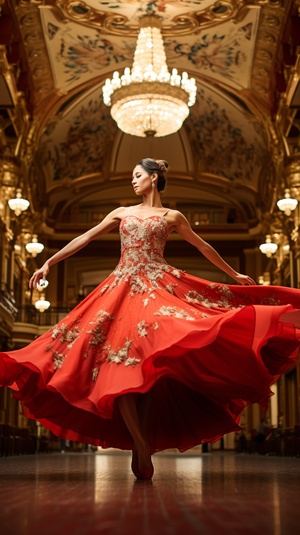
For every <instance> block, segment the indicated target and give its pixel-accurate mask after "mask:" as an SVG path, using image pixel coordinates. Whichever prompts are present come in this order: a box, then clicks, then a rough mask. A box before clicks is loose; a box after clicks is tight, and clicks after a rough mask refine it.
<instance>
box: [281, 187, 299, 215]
mask: <svg viewBox="0 0 300 535" xmlns="http://www.w3.org/2000/svg"><path fill="white" fill-rule="evenodd" d="M297 204H298V201H297V199H293V198H292V197H291V195H290V190H289V189H286V190H285V193H284V199H280V200H279V201H277V206H278V208H279V210H281V211H282V212H284V213H285V215H287V216H289V215H291V213H292V211H293V210H295V209H296V207H297Z"/></svg>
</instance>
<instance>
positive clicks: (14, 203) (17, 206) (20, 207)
mask: <svg viewBox="0 0 300 535" xmlns="http://www.w3.org/2000/svg"><path fill="white" fill-rule="evenodd" d="M29 204H30V202H29V201H27V199H23V198H22V190H21V189H19V188H18V189H17V193H16V197H15V199H9V201H8V206H9V207H10V209H11V210H13V211H14V212H15V214H16V215H17V216H19V215H20V214H21V213H22V212H24V211H25V210H27V208H28V207H29Z"/></svg>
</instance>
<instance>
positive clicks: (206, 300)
mask: <svg viewBox="0 0 300 535" xmlns="http://www.w3.org/2000/svg"><path fill="white" fill-rule="evenodd" d="M209 288H210V289H212V290H213V292H210V293H208V292H203V294H199V293H198V292H197V291H196V290H190V291H189V292H187V294H186V295H185V298H186V300H187V302H188V303H195V304H200V305H202V306H204V307H206V308H230V309H232V310H236V309H237V308H243V307H244V306H245V303H244V302H242V301H241V300H239V299H237V298H236V296H235V295H234V294H233V292H232V291H231V290H230V288H228V286H226V285H225V284H221V285H217V284H210V285H209ZM213 294H215V295H214V296H213Z"/></svg>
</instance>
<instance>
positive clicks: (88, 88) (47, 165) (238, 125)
mask: <svg viewBox="0 0 300 535" xmlns="http://www.w3.org/2000/svg"><path fill="white" fill-rule="evenodd" d="M11 3H12V5H13V6H14V7H13V9H14V11H15V15H16V20H17V21H18V24H19V31H20V34H21V37H22V41H23V46H24V54H25V56H26V60H27V62H28V68H29V71H30V74H31V81H32V86H31V89H32V92H33V97H34V98H33V110H34V120H33V124H32V129H31V133H30V139H31V140H32V144H34V147H35V149H34V150H35V152H34V163H35V168H36V169H38V173H39V181H40V183H41V186H40V191H41V192H42V196H43V199H42V201H43V202H44V203H45V206H47V203H48V202H49V203H50V202H51V210H52V213H54V212H55V206H53V203H54V204H55V202H57V203H58V202H61V201H62V195H63V192H64V186H65V185H66V184H67V183H70V184H71V186H70V188H69V189H68V195H69V196H70V198H69V199H68V203H72V195H73V194H74V191H73V189H72V188H73V186H72V185H73V184H77V183H78V182H80V183H81V184H83V187H85V186H84V184H86V187H85V193H84V195H85V196H86V197H87V196H88V195H89V190H88V188H89V185H91V184H92V185H93V188H95V186H99V192H100V193H99V195H100V197H101V187H103V189H104V182H105V191H106V192H107V185H108V184H110V183H111V184H112V188H113V187H116V186H115V183H116V180H119V181H121V180H122V173H121V171H120V170H119V166H118V165H115V164H114V165H115V168H118V170H119V171H118V174H117V177H114V174H113V171H112V169H113V167H112V165H111V160H112V159H113V158H116V157H117V156H116V155H117V154H118V153H119V154H121V153H122V154H124V153H126V151H127V152H128V153H130V154H132V153H133V152H134V147H135V145H136V144H137V141H135V140H136V139H137V138H134V137H133V136H128V135H123V134H122V137H121V138H120V136H118V128H117V126H116V123H115V122H114V121H113V120H112V118H111V117H110V108H109V107H107V106H105V105H104V103H103V100H102V86H103V84H104V82H105V79H106V78H107V77H111V76H112V73H113V72H114V71H115V70H118V71H120V72H121V73H122V72H123V70H124V68H125V67H131V66H132V62H133V56H134V50H135V45H136V39H137V35H138V29H139V20H140V17H141V16H144V15H150V16H152V15H153V16H158V17H159V18H160V21H161V27H162V35H163V39H164V45H165V51H166V56H167V64H168V67H169V70H171V69H172V68H174V67H176V68H177V69H178V70H179V72H180V73H181V72H183V71H187V72H188V74H189V76H193V77H195V79H196V83H197V88H198V91H197V100H196V103H195V105H194V106H192V107H191V108H190V115H189V117H188V118H187V119H186V121H185V122H184V124H183V126H182V128H181V131H182V134H180V133H179V134H178V135H179V137H178V140H177V141H176V143H178V144H181V146H182V147H183V149H182V154H183V155H184V154H190V155H191V158H192V159H193V163H192V165H191V164H190V163H189V164H187V159H184V157H183V159H182V161H181V162H180V163H179V164H178V174H177V175H176V168H175V169H174V167H173V168H172V162H170V166H171V169H172V173H173V176H174V177H176V176H180V177H181V179H185V180H186V181H188V182H189V187H188V189H187V197H188V195H190V197H191V202H195V198H196V199H197V198H198V199H199V202H200V199H204V198H205V193H204V191H205V192H206V198H209V194H210V193H211V194H213V195H218V186H220V191H221V188H223V189H222V195H221V194H220V203H222V202H224V199H225V197H226V195H227V196H228V202H230V200H231V198H232V196H233V189H232V188H234V187H235V185H236V188H239V193H238V196H239V199H241V203H242V202H243V198H242V197H243V195H244V201H245V203H246V204H247V203H248V204H249V203H250V204H251V205H252V208H251V209H250V211H251V212H253V211H254V210H255V209H256V206H257V203H258V202H260V201H261V200H262V196H264V198H265V199H268V196H269V195H270V188H272V187H273V182H272V181H273V173H274V165H273V163H272V162H273V158H274V150H275V149H276V144H274V143H273V139H274V129H273V126H272V123H271V121H270V117H271V111H272V106H273V105H274V98H275V97H274V94H273V93H272V91H273V89H272V88H273V87H274V80H273V76H274V75H273V70H272V69H273V67H274V65H275V63H276V61H277V60H276V53H277V48H278V45H279V39H280V32H281V30H282V25H283V22H284V13H283V10H282V9H281V8H280V6H279V5H277V3H276V5H275V4H274V2H273V3H268V2H266V3H262V2H260V1H257V2H256V1H253V3H252V4H251V5H249V3H248V2H247V1H243V0H202V1H201V0H199V1H196V0H182V1H171V0H156V1H152V2H151V1H146V0H142V1H139V2H138V1H130V0H127V1H125V0H124V1H123V0H115V2H113V1H101V0H84V1H83V0H71V1H66V0H41V1H39V0H27V1H26V2H24V0H11ZM273 4H274V5H273ZM168 137H170V140H168V139H167V138H168ZM120 139H121V141H120ZM172 139H174V138H171V136H167V137H166V138H160V147H161V152H160V154H159V155H156V156H157V157H164V156H163V155H164V147H166V152H168V153H170V143H172ZM183 140H184V141H183ZM118 143H119V144H120V143H121V145H122V144H123V145H122V146H121V145H120V146H119V145H118V146H117V144H118ZM143 143H144V144H145V151H147V147H148V146H149V140H147V139H145V140H140V139H139V140H138V146H139V150H140V148H141V145H142V144H143ZM124 144H125V145H124ZM183 145H185V146H183ZM155 146H157V145H155ZM124 147H126V149H124ZM274 147H275V149H274ZM153 156H155V155H154V154H153ZM125 176H126V180H127V179H128V168H127V169H124V180H125ZM265 182H267V183H268V184H269V183H270V186H268V187H267V186H266V185H265ZM101 184H102V185H101ZM120 184H121V183H120ZM191 184H192V185H193V186H194V189H193V188H192V187H191ZM224 184H228V189H227V190H226V188H225V189H224ZM74 187H75V186H74ZM120 187H121V185H120ZM226 187H227V186H226ZM93 188H92V189H91V191H90V194H91V195H93V192H94V189H93ZM56 191H57V196H56V193H55V192H56ZM173 192H175V190H173ZM262 192H263V195H262ZM112 194H113V193H112ZM78 195H79V194H76V195H75V194H74V203H76V202H78ZM107 195H109V193H107ZM174 195H175V193H174ZM56 199H57V201H56ZM258 199H259V200H258ZM225 200H226V199H225ZM120 202H121V201H120Z"/></svg>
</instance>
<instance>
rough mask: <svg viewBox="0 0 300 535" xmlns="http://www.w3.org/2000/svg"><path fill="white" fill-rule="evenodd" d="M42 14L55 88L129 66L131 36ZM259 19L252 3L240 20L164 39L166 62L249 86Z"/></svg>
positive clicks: (69, 86) (50, 13) (132, 45)
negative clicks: (117, 34)
mask: <svg viewBox="0 0 300 535" xmlns="http://www.w3.org/2000/svg"><path fill="white" fill-rule="evenodd" d="M41 16H42V22H43V27H44V31H45V37H46V44H47V50H48V54H49V58H50V61H51V65H52V70H53V75H54V80H55V85H56V87H57V88H60V89H63V90H65V91H70V90H71V89H73V88H74V87H76V86H78V85H79V84H82V83H84V82H86V81H88V80H90V79H92V78H94V77H97V76H99V75H103V74H105V73H107V74H110V73H112V72H113V71H114V70H123V69H124V68H125V67H128V66H129V67H131V65H132V61H133V54H134V50H135V44H136V39H135V38H132V37H131V38H130V37H128V36H126V38H125V37H120V36H114V35H107V34H106V33H101V32H100V31H97V30H95V29H93V28H90V29H89V28H85V27H82V25H80V24H79V23H75V22H69V23H68V24H65V23H61V22H59V20H58V19H57V18H56V17H55V15H54V13H53V11H52V10H50V9H48V10H47V9H43V10H41ZM258 19H259V9H258V8H256V7H254V8H252V9H249V11H248V13H247V15H246V16H245V17H244V18H243V20H242V21H241V22H239V23H235V22H234V21H232V20H231V21H228V22H225V23H223V24H220V25H219V27H218V28H217V29H216V28H210V29H206V30H204V31H203V32H201V33H200V34H199V35H197V36H196V37H195V36H194V35H188V36H180V37H179V36H176V38H175V39H174V38H167V39H165V49H166V54H167V62H168V64H169V66H170V67H175V66H178V65H180V70H184V69H187V70H189V71H190V72H194V73H195V74H196V73H199V74H200V75H201V73H203V74H205V75H207V76H209V77H210V78H212V79H214V80H219V81H223V82H225V83H227V84H228V85H230V86H232V87H235V88H241V87H248V86H249V84H250V75H251V67H252V56H253V50H254V46H255V38H256V31H257V23H258Z"/></svg>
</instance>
